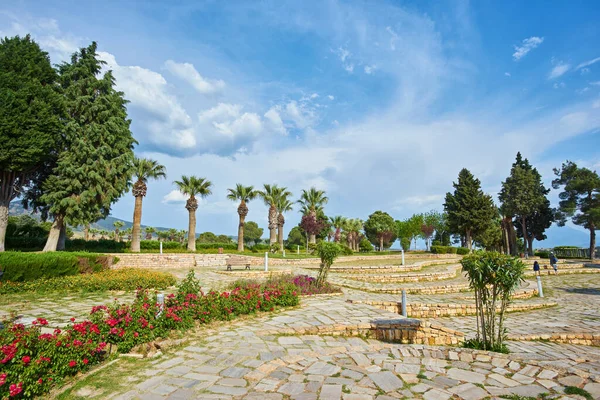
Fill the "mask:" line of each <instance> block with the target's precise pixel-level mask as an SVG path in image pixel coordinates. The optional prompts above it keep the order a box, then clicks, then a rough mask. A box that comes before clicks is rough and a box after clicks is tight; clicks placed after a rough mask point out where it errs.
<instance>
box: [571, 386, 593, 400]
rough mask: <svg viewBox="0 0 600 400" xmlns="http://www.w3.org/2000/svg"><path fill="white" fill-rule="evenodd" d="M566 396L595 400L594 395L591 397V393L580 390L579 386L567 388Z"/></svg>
mask: <svg viewBox="0 0 600 400" xmlns="http://www.w3.org/2000/svg"><path fill="white" fill-rule="evenodd" d="M565 394H576V395H578V396H583V397H585V398H586V399H587V400H593V399H594V397H592V395H591V393H590V392H588V391H587V390H585V389H581V388H578V387H577V386H566V387H565Z"/></svg>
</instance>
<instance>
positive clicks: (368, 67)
mask: <svg viewBox="0 0 600 400" xmlns="http://www.w3.org/2000/svg"><path fill="white" fill-rule="evenodd" d="M376 68H377V67H376V66H375V65H365V74H367V75H371V74H372V73H373V72H374V71H375V69H376Z"/></svg>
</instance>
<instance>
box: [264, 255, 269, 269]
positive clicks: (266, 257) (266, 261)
mask: <svg viewBox="0 0 600 400" xmlns="http://www.w3.org/2000/svg"><path fill="white" fill-rule="evenodd" d="M268 270H269V252H268V251H265V272H267V271H268Z"/></svg>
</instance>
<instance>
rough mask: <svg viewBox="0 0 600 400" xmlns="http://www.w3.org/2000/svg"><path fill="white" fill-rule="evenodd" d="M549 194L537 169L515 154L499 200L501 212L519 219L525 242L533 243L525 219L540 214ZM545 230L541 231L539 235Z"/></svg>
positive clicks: (521, 233) (519, 154)
mask: <svg viewBox="0 0 600 400" xmlns="http://www.w3.org/2000/svg"><path fill="white" fill-rule="evenodd" d="M549 192H550V189H546V188H545V187H544V184H543V183H542V176H541V175H540V174H539V172H538V171H537V169H535V168H533V167H532V166H531V164H529V161H528V160H527V159H523V157H522V156H521V153H517V157H516V160H515V163H514V164H513V165H512V168H511V170H510V176H509V177H508V178H506V181H504V182H502V190H501V191H500V195H499V198H500V201H501V202H502V210H503V211H504V212H505V213H507V214H508V215H509V216H513V217H514V218H517V219H519V222H520V227H521V232H520V237H522V238H523V239H524V240H526V241H532V242H533V239H534V236H529V235H528V232H531V230H530V229H528V228H527V219H528V218H529V219H531V218H532V217H533V216H534V215H535V214H536V213H538V214H539V213H540V211H541V210H542V208H543V207H544V206H545V204H546V202H547V200H548V199H547V198H546V195H547V194H548V193H549ZM542 225H543V223H542V224H538V229H541V227H542ZM548 227H549V226H548ZM545 229H546V228H543V229H542V232H541V235H543V233H544V232H543V231H544V230H545ZM527 253H529V252H527ZM529 255H533V254H529Z"/></svg>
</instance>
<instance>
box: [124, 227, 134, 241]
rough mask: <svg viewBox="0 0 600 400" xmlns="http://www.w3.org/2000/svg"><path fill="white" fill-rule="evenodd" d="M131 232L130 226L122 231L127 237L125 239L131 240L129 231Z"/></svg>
mask: <svg viewBox="0 0 600 400" xmlns="http://www.w3.org/2000/svg"><path fill="white" fill-rule="evenodd" d="M132 232H133V229H132V228H127V229H125V230H124V231H123V235H125V236H126V237H127V240H131V233H132Z"/></svg>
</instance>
